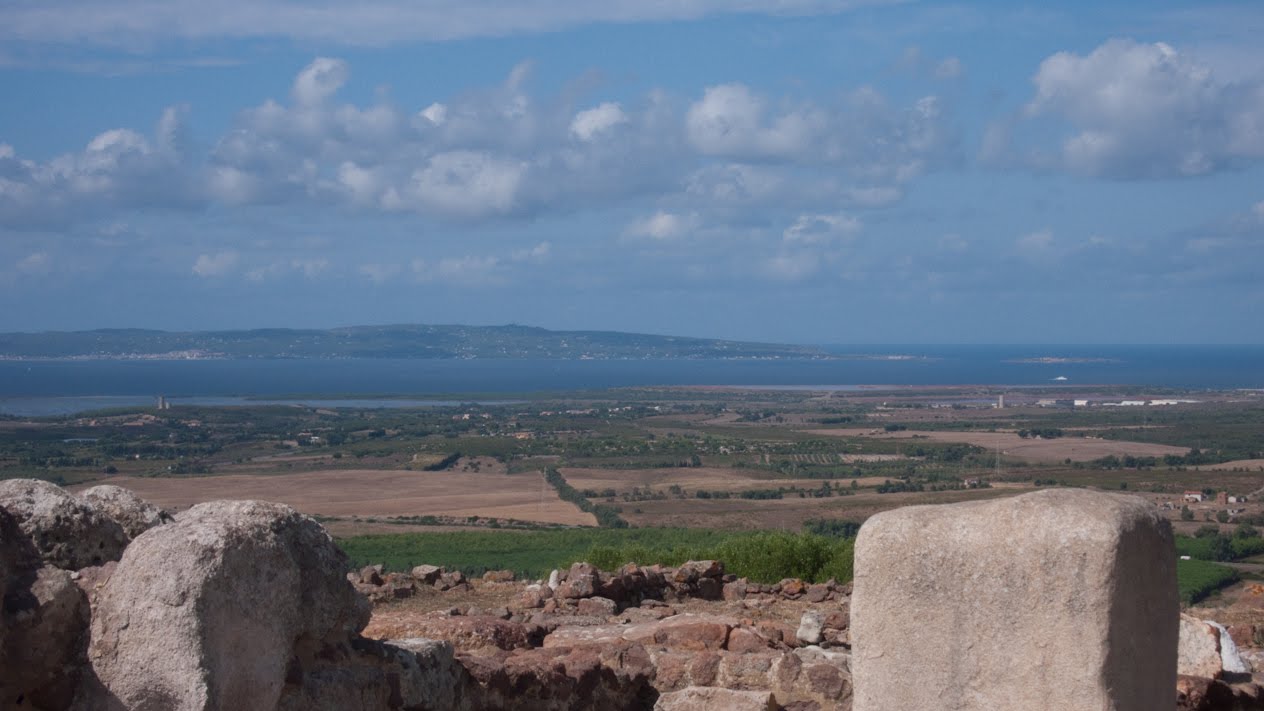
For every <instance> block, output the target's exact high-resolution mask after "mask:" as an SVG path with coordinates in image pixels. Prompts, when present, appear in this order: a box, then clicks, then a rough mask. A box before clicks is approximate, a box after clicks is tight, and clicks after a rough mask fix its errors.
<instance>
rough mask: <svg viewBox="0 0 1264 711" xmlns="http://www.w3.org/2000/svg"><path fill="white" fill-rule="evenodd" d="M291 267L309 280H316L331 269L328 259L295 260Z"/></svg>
mask: <svg viewBox="0 0 1264 711" xmlns="http://www.w3.org/2000/svg"><path fill="white" fill-rule="evenodd" d="M290 267H291V268H293V269H295V270H297V271H299V272H302V273H303V276H305V277H307V278H308V279H314V278H316V277H317V276H320V274H321V273H322V272H324V271H325V270H326V269H328V268H329V260H328V259H295V260H292V261H291V262H290Z"/></svg>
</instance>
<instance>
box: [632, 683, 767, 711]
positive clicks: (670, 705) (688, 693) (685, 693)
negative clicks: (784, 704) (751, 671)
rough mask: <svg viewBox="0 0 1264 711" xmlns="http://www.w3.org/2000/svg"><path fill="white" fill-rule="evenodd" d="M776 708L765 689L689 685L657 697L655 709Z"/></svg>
mask: <svg viewBox="0 0 1264 711" xmlns="http://www.w3.org/2000/svg"><path fill="white" fill-rule="evenodd" d="M775 708H777V703H776V701H775V700H774V699H773V696H772V694H770V693H769V692H767V691H736V690H733V689H717V688H714V687H707V686H690V687H686V688H684V689H681V690H680V691H672V692H668V693H666V694H663V695H662V696H660V697H658V702H657V703H656V704H655V705H654V709H655V711H768V710H769V709H775Z"/></svg>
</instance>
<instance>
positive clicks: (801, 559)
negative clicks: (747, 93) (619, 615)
mask: <svg viewBox="0 0 1264 711" xmlns="http://www.w3.org/2000/svg"><path fill="white" fill-rule="evenodd" d="M852 543H853V542H852V541H851V540H850V539H837V538H826V537H824V536H817V535H813V534H808V533H787V532H785V531H765V532H754V533H731V534H729V535H728V536H727V537H726V538H724V539H722V540H720V541H719V542H717V543H713V544H709V545H708V544H705V543H693V542H692V541H691V542H690V543H686V542H684V541H680V542H675V543H674V545H667V546H659V547H653V546H647V545H644V544H641V543H630V544H625V545H622V546H612V545H598V546H593V547H592V548H590V549H589V551H588V554H587V556H586V560H587V561H588V562H589V563H592V564H593V565H595V566H597V567H598V568H602V569H603V570H614V569H617V568H619V567H620V566H622V565H624V564H626V563H638V564H641V565H652V564H655V563H658V564H662V565H680V564H681V563H684V562H685V561H688V560H719V561H723V562H724V569H725V571H726V572H729V573H733V574H734V575H738V576H741V577H745V578H749V579H751V580H752V581H754V582H758V583H775V582H777V581H779V580H782V579H784V578H802V579H803V580H807V581H809V582H824V581H825V580H828V579H830V578H834V579H835V580H838V581H841V582H846V581H848V580H851V578H852V555H853V546H852Z"/></svg>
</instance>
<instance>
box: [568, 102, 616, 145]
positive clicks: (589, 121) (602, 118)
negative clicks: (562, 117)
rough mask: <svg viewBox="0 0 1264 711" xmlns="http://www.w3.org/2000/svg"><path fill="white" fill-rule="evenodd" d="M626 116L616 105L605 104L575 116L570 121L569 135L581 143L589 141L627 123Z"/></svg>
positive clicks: (611, 103)
mask: <svg viewBox="0 0 1264 711" xmlns="http://www.w3.org/2000/svg"><path fill="white" fill-rule="evenodd" d="M627 121H628V115H627V114H625V113H623V108H622V107H621V106H619V105H618V104H617V103H613V102H606V103H603V104H600V105H599V106H595V107H593V108H591V109H585V110H584V111H580V112H579V113H577V114H575V119H574V120H572V121H571V134H572V135H574V136H575V137H576V138H578V139H579V140H581V141H591V140H593V139H594V138H595V137H596V136H598V135H599V134H602V133H604V132H606V131H609V130H610V129H612V128H614V127H615V126H618V125H619V124H621V123H627Z"/></svg>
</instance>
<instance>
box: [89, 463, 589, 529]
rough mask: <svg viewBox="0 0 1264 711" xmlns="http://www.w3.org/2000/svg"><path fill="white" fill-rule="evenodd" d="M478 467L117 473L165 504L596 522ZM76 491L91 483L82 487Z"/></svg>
mask: <svg viewBox="0 0 1264 711" xmlns="http://www.w3.org/2000/svg"><path fill="white" fill-rule="evenodd" d="M480 469H481V471H479V472H471V471H460V470H459V467H457V468H456V470H455V471H442V472H423V471H405V470H368V469H344V470H331V471H321V472H300V473H294V474H271V475H264V476H257V475H249V474H228V475H224V476H207V477H125V476H124V477H113V478H111V479H109V480H107V481H105V482H101V481H98V482H94V483H98V484H99V483H109V484H116V485H118V486H121V487H123V488H125V489H131V490H132V491H134V492H136V494H137V495H139V496H140V497H142V498H144V499H146V500H148V501H151V502H153V503H155V504H157V505H158V506H161V507H163V508H166V509H184V508H188V507H189V506H192V505H194V504H197V503H201V502H203V501H213V500H215V499H259V500H263V501H278V502H281V503H284V504H289V505H290V506H293V507H294V508H296V509H298V510H299V511H302V512H303V513H307V514H321V515H325V516H381V517H387V516H425V515H432V516H483V517H490V518H503V519H510V518H513V519H518V520H521V521H538V522H541V523H560V524H569V525H595V524H596V520H594V519H593V517H592V515H591V514H587V513H584V512H583V511H580V510H579V509H578V508H577V507H575V506H574V505H573V504H569V503H567V502H565V501H562V500H560V499H558V498H557V492H555V491H554V490H553V488H552V487H550V486H548V485H547V484H545V483H544V478H543V477H542V476H541V475H540V474H539V473H536V472H528V473H523V474H514V475H509V474H505V473H504V467H503V466H502V465H498V464H496V463H495V461H494V460H484V462H483V463H482V466H480ZM76 488H86V487H84V486H81V487H76Z"/></svg>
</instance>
